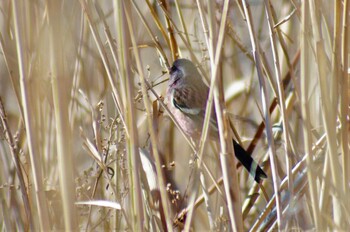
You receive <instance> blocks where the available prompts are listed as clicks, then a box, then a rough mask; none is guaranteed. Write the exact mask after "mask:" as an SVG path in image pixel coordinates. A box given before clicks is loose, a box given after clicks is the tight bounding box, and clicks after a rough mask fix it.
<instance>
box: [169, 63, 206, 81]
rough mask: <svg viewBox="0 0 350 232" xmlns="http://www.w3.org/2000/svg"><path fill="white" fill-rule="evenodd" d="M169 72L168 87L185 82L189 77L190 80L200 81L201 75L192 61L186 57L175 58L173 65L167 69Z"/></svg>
mask: <svg viewBox="0 0 350 232" xmlns="http://www.w3.org/2000/svg"><path fill="white" fill-rule="evenodd" d="M169 74H170V80H169V86H170V87H173V86H176V85H179V84H182V83H185V82H186V81H190V80H189V79H190V78H191V79H192V80H191V81H193V80H195V81H201V77H200V74H199V72H198V70H197V68H196V66H195V65H194V64H193V63H192V61H190V60H188V59H177V60H175V62H174V63H173V66H171V68H170V69H169ZM196 79H198V80H196Z"/></svg>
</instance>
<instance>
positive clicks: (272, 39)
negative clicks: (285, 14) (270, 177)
mask: <svg viewBox="0 0 350 232" xmlns="http://www.w3.org/2000/svg"><path fill="white" fill-rule="evenodd" d="M265 9H266V17H267V22H268V27H269V32H270V43H271V49H272V55H273V60H274V67H275V76H276V83H277V89H278V99H279V101H278V102H279V108H280V111H281V115H282V119H281V120H282V125H283V138H284V150H285V160H286V166H287V176H288V187H289V191H290V194H291V195H293V178H292V163H291V156H292V154H291V148H290V143H289V125H288V123H287V117H288V116H287V114H286V106H285V93H284V87H283V83H282V77H281V71H280V63H279V57H278V54H277V41H276V38H275V31H274V29H273V21H272V13H271V5H270V1H269V0H265Z"/></svg>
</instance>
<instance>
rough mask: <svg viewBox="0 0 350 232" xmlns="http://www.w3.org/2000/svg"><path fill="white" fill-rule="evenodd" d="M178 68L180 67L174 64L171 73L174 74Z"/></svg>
mask: <svg viewBox="0 0 350 232" xmlns="http://www.w3.org/2000/svg"><path fill="white" fill-rule="evenodd" d="M177 70H178V68H177V67H176V66H175V65H173V66H172V67H171V68H170V72H169V73H170V74H173V73H174V72H176V71H177Z"/></svg>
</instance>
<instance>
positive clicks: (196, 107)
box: [171, 86, 218, 133]
mask: <svg viewBox="0 0 350 232" xmlns="http://www.w3.org/2000/svg"><path fill="white" fill-rule="evenodd" d="M200 91H202V92H200ZM207 94H208V92H207V89H204V90H203V89H194V88H191V87H190V86H183V87H181V88H179V89H177V88H176V89H174V90H173V93H172V95H171V104H173V106H174V107H175V108H177V109H178V110H180V111H181V112H182V113H183V114H185V115H187V116H188V117H190V118H192V119H193V120H195V121H196V122H197V123H199V124H201V125H202V124H203V121H204V117H205V110H206V104H207ZM210 127H211V130H212V131H213V132H214V133H216V132H217V130H218V129H217V122H216V115H215V110H214V109H213V110H212V113H211V117H210Z"/></svg>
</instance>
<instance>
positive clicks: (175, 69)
mask: <svg viewBox="0 0 350 232" xmlns="http://www.w3.org/2000/svg"><path fill="white" fill-rule="evenodd" d="M208 93H209V88H208V86H206V85H205V83H204V82H203V80H202V77H201V75H200V73H199V72H198V70H197V68H196V67H195V65H194V64H193V63H192V62H191V61H190V60H187V59H177V60H176V61H175V62H174V63H173V66H172V67H171V68H170V80H169V84H168V89H167V100H168V107H169V110H170V111H171V113H172V114H173V115H174V117H175V118H176V120H177V121H178V123H179V124H180V126H181V128H182V129H183V130H184V132H185V133H186V134H187V135H189V136H190V137H192V138H193V139H195V140H198V139H199V138H200V136H201V133H202V127H203V122H204V117H205V107H206V104H207V99H208ZM209 137H210V139H213V140H216V141H219V136H218V127H217V121H216V115H215V109H214V110H213V111H212V112H211V119H210V128H209ZM233 145H234V149H235V155H236V157H237V159H238V160H239V161H240V162H241V163H242V164H243V166H244V167H245V168H246V169H247V171H248V172H249V173H250V174H251V175H252V176H253V178H254V180H255V181H256V182H258V183H259V182H260V180H261V178H266V177H267V175H266V174H265V172H264V171H263V170H262V169H261V168H260V166H259V165H258V164H257V163H256V162H255V161H254V160H253V159H252V158H251V156H250V154H248V153H247V152H246V151H245V150H244V148H242V147H241V146H240V145H239V144H238V143H237V142H236V141H235V140H233ZM251 169H253V170H251Z"/></svg>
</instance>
